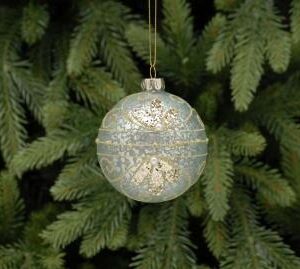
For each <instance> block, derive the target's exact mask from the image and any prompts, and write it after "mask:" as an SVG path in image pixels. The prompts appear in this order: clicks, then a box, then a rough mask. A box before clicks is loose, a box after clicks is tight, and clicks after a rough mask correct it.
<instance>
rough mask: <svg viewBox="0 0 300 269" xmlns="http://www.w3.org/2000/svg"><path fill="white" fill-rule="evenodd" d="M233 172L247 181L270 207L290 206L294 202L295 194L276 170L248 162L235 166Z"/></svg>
mask: <svg viewBox="0 0 300 269" xmlns="http://www.w3.org/2000/svg"><path fill="white" fill-rule="evenodd" d="M235 171H236V172H237V173H238V174H240V175H242V176H244V177H245V178H246V179H247V180H249V181H250V183H251V185H252V186H254V187H255V188H256V189H257V192H258V193H259V194H260V195H261V196H262V197H263V198H264V199H265V200H266V202H267V203H268V204H270V205H280V206H290V205H291V204H292V203H293V202H295V200H296V196H295V192H294V191H293V189H292V188H291V187H290V186H289V184H288V182H287V180H286V179H284V178H282V176H281V175H280V173H279V171H278V170H276V169H271V168H270V167H268V166H267V165H263V164H261V163H258V162H254V161H250V162H244V163H241V164H239V165H237V166H236V167H235Z"/></svg>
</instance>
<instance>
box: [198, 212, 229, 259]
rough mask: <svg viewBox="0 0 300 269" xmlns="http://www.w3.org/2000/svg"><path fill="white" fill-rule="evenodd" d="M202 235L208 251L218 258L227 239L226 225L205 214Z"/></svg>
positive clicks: (224, 247) (223, 249)
mask: <svg viewBox="0 0 300 269" xmlns="http://www.w3.org/2000/svg"><path fill="white" fill-rule="evenodd" d="M204 236H205V239H206V241H207V244H208V247H209V249H210V251H211V252H212V253H213V254H214V256H215V257H216V258H220V256H221V255H222V254H223V252H224V251H225V249H226V246H227V244H228V240H229V230H228V227H227V225H226V224H225V223H224V222H221V221H214V220H213V219H212V218H211V217H210V216H207V218H206V220H205V226H204Z"/></svg>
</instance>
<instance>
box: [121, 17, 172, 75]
mask: <svg viewBox="0 0 300 269" xmlns="http://www.w3.org/2000/svg"><path fill="white" fill-rule="evenodd" d="M140 24H142V25H140ZM125 35H126V39H127V40H128V43H129V45H130V46H131V47H132V49H133V51H134V52H135V53H136V54H137V55H138V56H139V57H140V58H141V59H143V60H144V61H145V62H147V63H149V60H150V59H149V48H148V46H149V45H148V42H147V40H148V29H147V28H146V25H145V23H143V22H141V23H139V24H137V23H131V24H129V26H128V28H127V29H126V32H125ZM152 39H154V33H152ZM162 59H164V60H162ZM175 61H176V59H175V57H174V55H173V54H172V53H171V52H170V49H169V48H168V47H167V45H166V44H165V42H164V41H163V40H162V38H161V37H160V34H159V33H157V66H158V67H159V72H161V73H162V74H163V75H165V76H170V75H171V74H173V73H174V72H172V69H173V68H177V67H175V66H174V63H175ZM172 63H173V64H172Z"/></svg>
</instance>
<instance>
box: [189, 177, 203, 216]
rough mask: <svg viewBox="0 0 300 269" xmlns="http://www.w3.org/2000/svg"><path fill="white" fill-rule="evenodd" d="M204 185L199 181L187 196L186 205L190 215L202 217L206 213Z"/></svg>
mask: <svg viewBox="0 0 300 269" xmlns="http://www.w3.org/2000/svg"><path fill="white" fill-rule="evenodd" d="M201 189H202V184H201V182H200V181H198V182H197V183H196V184H195V185H194V186H193V187H191V189H190V190H189V191H188V192H187V193H186V194H185V205H186V207H187V209H188V210H189V212H190V214H191V215H192V216H195V217H200V216H201V215H202V213H203V211H204V207H205V205H204V204H205V201H204V194H203V193H202V192H201Z"/></svg>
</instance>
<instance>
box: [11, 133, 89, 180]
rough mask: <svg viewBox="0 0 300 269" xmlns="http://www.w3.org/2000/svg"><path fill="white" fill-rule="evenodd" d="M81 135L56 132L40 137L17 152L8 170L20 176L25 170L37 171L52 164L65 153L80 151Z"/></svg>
mask: <svg viewBox="0 0 300 269" xmlns="http://www.w3.org/2000/svg"><path fill="white" fill-rule="evenodd" d="M82 139H83V135H82V134H80V133H77V132H76V131H75V132H67V131H60V130H59V131H56V132H53V133H51V134H50V135H49V136H47V137H42V138H39V139H37V140H36V141H34V142H33V143H32V144H30V145H28V146H27V147H26V148H24V149H23V150H21V151H19V152H18V153H17V154H16V155H15V157H14V159H13V161H12V163H11V166H10V168H11V169H12V171H14V172H15V173H16V174H18V175H21V174H22V173H24V172H25V171H26V170H30V169H34V168H35V169H38V168H41V167H44V166H47V165H50V164H52V163H53V162H54V161H56V160H58V159H60V158H61V157H63V155H64V154H65V153H69V154H74V153H76V152H78V151H79V150H80V149H82V147H83V146H84V145H83V142H82Z"/></svg>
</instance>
